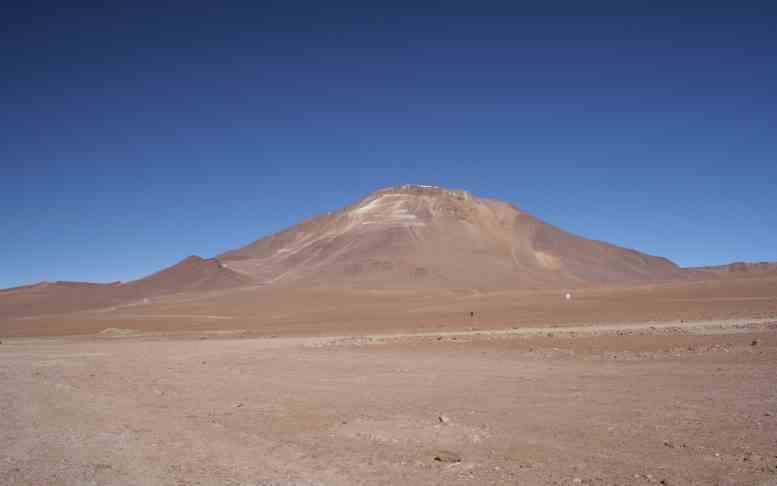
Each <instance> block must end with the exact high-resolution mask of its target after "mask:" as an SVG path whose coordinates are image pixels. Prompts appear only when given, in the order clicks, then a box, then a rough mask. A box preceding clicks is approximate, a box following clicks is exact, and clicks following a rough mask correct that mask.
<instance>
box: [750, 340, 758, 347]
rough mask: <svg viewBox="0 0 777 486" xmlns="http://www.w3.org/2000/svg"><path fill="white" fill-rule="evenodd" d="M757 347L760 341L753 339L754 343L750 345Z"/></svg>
mask: <svg viewBox="0 0 777 486" xmlns="http://www.w3.org/2000/svg"><path fill="white" fill-rule="evenodd" d="M757 345H758V340H757V339H753V342H752V343H750V346H757Z"/></svg>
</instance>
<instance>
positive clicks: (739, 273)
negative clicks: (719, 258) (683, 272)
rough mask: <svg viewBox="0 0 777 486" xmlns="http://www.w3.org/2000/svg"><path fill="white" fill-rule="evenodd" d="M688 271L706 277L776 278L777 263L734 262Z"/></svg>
mask: <svg viewBox="0 0 777 486" xmlns="http://www.w3.org/2000/svg"><path fill="white" fill-rule="evenodd" d="M689 270H693V271H696V272H699V273H700V274H703V275H705V276H708V277H723V278H725V277H732V278H747V277H761V276H777V262H734V263H729V264H727V265H716V266H707V267H694V268H691V269H689Z"/></svg>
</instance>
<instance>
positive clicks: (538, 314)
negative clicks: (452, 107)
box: [0, 186, 777, 486]
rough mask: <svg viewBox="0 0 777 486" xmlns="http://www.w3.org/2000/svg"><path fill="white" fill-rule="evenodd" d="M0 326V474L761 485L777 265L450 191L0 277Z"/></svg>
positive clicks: (765, 472) (123, 479) (773, 461)
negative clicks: (81, 267)
mask: <svg viewBox="0 0 777 486" xmlns="http://www.w3.org/2000/svg"><path fill="white" fill-rule="evenodd" d="M567 294H569V298H567ZM0 340H1V341H2V344H0V384H1V385H2V388H3V393H0V484H2V485H5V484H8V485H42V484H45V485H48V484H52V485H54V484H56V485H83V484H99V485H128V484H133V485H184V484H185V485H199V484H202V485H210V484H231V485H249V484H250V485H286V486H291V485H314V484H315V485H362V484H363V485H372V484H382V485H404V484H408V485H415V484H419V485H427V484H434V485H459V484H462V485H463V484H471V485H490V484H504V485H514V484H524V485H546V484H547V485H576V484H583V485H650V484H655V485H673V486H674V485H731V486H734V485H737V486H738V485H758V486H766V485H775V484H777V378H775V377H776V376H777V374H776V373H775V370H777V265H775V264H768V263H765V264H732V265H730V266H723V267H705V268H694V269H682V268H679V267H677V266H676V265H674V264H673V263H672V262H670V261H668V260H666V259H663V258H659V257H653V256H649V255H645V254H643V253H639V252H637V251H634V250H627V249H623V248H620V247H617V246H614V245H610V244H606V243H602V242H596V241H591V240H588V239H584V238H580V237H577V236H574V235H572V234H569V233H566V232H564V231H562V230H560V229H557V228H554V227H552V226H550V225H547V224H545V223H543V222H542V221H540V220H539V219H537V218H535V217H533V216H531V215H528V214H526V213H524V212H522V211H520V210H519V209H516V208H514V207H513V206H510V205H508V204H505V203H501V202H499V201H493V200H488V199H479V198H476V197H474V196H472V195H470V194H469V193H466V192H463V191H450V190H447V189H441V188H430V187H421V186H402V187H398V188H390V189H386V190H382V191H378V192H376V193H373V194H371V195H369V196H368V197H367V198H365V199H363V200H362V201H359V202H357V203H356V204H354V205H352V206H349V207H347V208H344V209H343V210H340V211H337V212H335V213H332V214H327V215H323V216H320V217H318V218H314V219H312V220H310V221H307V222H304V223H302V224H301V225H298V226H295V227H293V228H290V229H288V230H286V231H284V232H281V233H278V234H276V235H273V236H270V237H267V238H264V239H261V240H258V241H257V242H255V243H252V244H250V245H248V246H246V247H243V248H241V249H238V250H235V251H232V252H227V253H225V254H223V255H220V256H218V257H216V258H214V259H208V260H205V259H201V258H198V257H191V258H188V259H186V260H184V261H182V262H180V263H179V264H177V265H175V266H173V267H170V268H168V269H166V270H163V271H161V272H159V273H156V274H154V275H151V276H149V277H146V278H143V279H140V280H137V281H132V282H127V283H114V284H84V283H67V282H57V283H43V284H37V285H32V286H28V287H22V288H16V289H7V290H3V291H0Z"/></svg>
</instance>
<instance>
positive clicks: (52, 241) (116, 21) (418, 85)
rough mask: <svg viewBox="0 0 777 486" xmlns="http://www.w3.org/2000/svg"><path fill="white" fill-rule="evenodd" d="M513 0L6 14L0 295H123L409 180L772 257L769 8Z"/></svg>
mask: <svg viewBox="0 0 777 486" xmlns="http://www.w3.org/2000/svg"><path fill="white" fill-rule="evenodd" d="M520 3H521V2H511V3H504V4H496V3H488V2H466V3H463V2H462V3H457V2H451V1H449V2H440V3H439V4H438V5H439V6H434V5H433V4H429V3H427V4H426V5H427V6H425V7H423V8H421V7H417V6H416V7H409V6H408V7H404V6H402V5H400V4H399V3H396V2H392V3H391V4H392V5H393V7H390V8H383V9H374V8H373V9H367V8H358V7H356V8H352V7H351V6H349V5H347V4H342V3H341V4H339V5H335V3H331V2H309V3H307V2H296V3H294V2H257V4H261V5H262V6H263V7H262V8H253V9H246V8H230V9H226V8H219V9H214V8H208V6H207V5H217V3H216V4H214V3H213V2H209V3H208V4H205V3H202V4H199V3H198V2H187V3H186V4H181V5H179V6H174V5H170V6H168V7H164V8H139V7H133V8H123V9H118V8H111V9H75V8H62V7H56V6H53V5H52V6H48V7H45V6H37V7H35V8H33V7H27V8H18V9H13V8H11V9H9V8H7V7H4V10H3V12H2V15H1V16H0V23H1V24H2V25H0V27H2V28H0V46H2V48H0V62H2V64H1V65H0V66H2V69H0V82H2V89H1V90H0V106H1V107H2V117H0V255H1V256H2V266H0V287H7V286H13V285H19V284H24V283H31V282H35V281H40V280H58V279H63V280H89V281H113V280H127V279H131V278H137V277H140V276H142V275H145V274H148V273H150V272H153V271H155V270H158V269H159V268H161V267H163V266H167V265H170V264H172V263H174V262H176V261H177V260H179V259H181V258H183V257H185V256H187V255H189V254H198V255H202V256H213V255H215V254H218V253H220V252H222V251H225V250H228V249H232V248H235V247H238V246H240V245H243V244H246V243H248V242H250V241H253V240H255V239H257V238H259V237H261V236H264V235H267V234H269V233H272V232H275V231H278V230H281V229H283V228H285V227H287V226H289V225H292V224H294V223H296V222H298V221H300V220H301V219H304V218H308V217H311V216H313V215H315V214H319V213H322V212H326V211H329V210H334V209H337V208H339V207H341V206H343V205H346V204H348V203H351V202H353V201H355V200H357V199H358V198H360V197H362V196H364V195H366V194H368V193H370V192H372V191H373V190H375V189H378V188H381V187H384V186H388V185H395V184H402V183H420V184H435V185H442V186H449V187H455V188H463V189H467V190H469V191H471V192H473V193H475V194H476V195H481V196H489V197H495V198H499V199H503V200H506V201H509V202H512V203H514V204H515V205H517V206H518V207H520V208H522V209H524V210H527V211H529V212H532V213H534V214H535V215H537V216H539V217H541V218H542V219H544V220H546V221H548V222H550V223H552V224H555V225H557V226H560V227H561V228H564V229H566V230H569V231H572V232H575V233H578V234H581V235H584V236H587V237H591V238H595V239H601V240H606V241H610V242H613V243H616V244H619V245H623V246H627V247H632V248H636V249H639V250H642V251H646V252H648V253H652V254H657V255H662V256H666V257H668V258H670V259H672V260H674V261H675V262H677V263H679V264H681V265H702V264H719V263H725V262H730V261H735V260H777V104H776V103H775V102H776V101H777V88H775V86H777V17H775V16H774V11H771V12H766V11H764V10H763V9H760V10H759V8H757V7H752V8H745V7H743V6H741V5H744V4H740V6H739V7H737V8H736V9H735V10H726V9H716V8H712V7H711V6H710V4H707V8H705V10H704V11H703V12H700V11H697V10H694V9H666V10H660V11H658V10H655V9H654V10H650V11H648V10H644V11H630V10H629V9H628V8H627V7H626V6H623V5H622V4H623V3H631V2H621V7H620V10H617V9H615V10H613V9H609V10H606V12H608V13H609V14H610V15H606V16H604V15H597V13H604V12H605V10H602V11H601V12H596V11H592V10H589V11H583V7H581V6H578V7H577V8H576V9H572V10H563V9H561V10H560V11H562V12H565V13H567V14H569V15H567V16H564V17H559V16H541V15H542V14H543V13H547V12H541V11H538V10H533V11H529V10H526V9H523V10H522V9H521V8H519V7H516V5H517V4H520ZM415 5H419V3H415ZM508 5H511V6H508ZM586 8H590V6H587V7H586ZM582 14H587V15H586V16H582ZM648 14H649V15H648Z"/></svg>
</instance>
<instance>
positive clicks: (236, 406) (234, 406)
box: [232, 402, 243, 408]
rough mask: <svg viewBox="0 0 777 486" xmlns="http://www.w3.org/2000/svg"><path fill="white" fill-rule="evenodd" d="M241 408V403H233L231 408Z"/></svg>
mask: <svg viewBox="0 0 777 486" xmlns="http://www.w3.org/2000/svg"><path fill="white" fill-rule="evenodd" d="M242 406H243V402H235V404H234V405H232V407H233V408H240V407H242Z"/></svg>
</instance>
